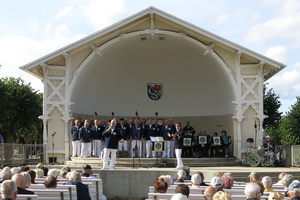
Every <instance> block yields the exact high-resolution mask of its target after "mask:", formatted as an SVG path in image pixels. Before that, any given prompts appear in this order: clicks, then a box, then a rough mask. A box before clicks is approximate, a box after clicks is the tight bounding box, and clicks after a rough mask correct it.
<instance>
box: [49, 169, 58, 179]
mask: <svg viewBox="0 0 300 200" xmlns="http://www.w3.org/2000/svg"><path fill="white" fill-rule="evenodd" d="M57 175H58V171H57V169H49V171H48V173H47V176H53V177H55V178H57Z"/></svg>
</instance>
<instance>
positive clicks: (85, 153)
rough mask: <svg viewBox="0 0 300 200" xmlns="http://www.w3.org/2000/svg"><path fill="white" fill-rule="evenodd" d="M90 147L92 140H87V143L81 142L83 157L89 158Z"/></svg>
mask: <svg viewBox="0 0 300 200" xmlns="http://www.w3.org/2000/svg"><path fill="white" fill-rule="evenodd" d="M90 149H91V143H90V142H86V143H84V142H82V143H81V157H83V158H87V157H88V155H89V154H88V153H89V151H90Z"/></svg>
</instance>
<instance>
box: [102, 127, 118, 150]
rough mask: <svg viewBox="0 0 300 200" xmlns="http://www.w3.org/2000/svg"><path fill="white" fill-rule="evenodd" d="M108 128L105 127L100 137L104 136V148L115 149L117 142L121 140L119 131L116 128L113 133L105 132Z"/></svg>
mask: <svg viewBox="0 0 300 200" xmlns="http://www.w3.org/2000/svg"><path fill="white" fill-rule="evenodd" d="M108 128H109V126H107V127H106V128H105V131H104V132H103V133H102V135H103V136H105V143H104V148H109V149H117V148H118V143H119V140H121V139H122V135H121V133H120V130H119V129H118V128H117V127H116V128H115V129H114V130H113V131H112V130H110V131H106V130H107V129H108Z"/></svg>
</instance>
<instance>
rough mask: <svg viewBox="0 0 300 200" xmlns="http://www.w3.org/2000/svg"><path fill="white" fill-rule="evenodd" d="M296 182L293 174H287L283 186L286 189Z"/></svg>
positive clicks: (283, 179)
mask: <svg viewBox="0 0 300 200" xmlns="http://www.w3.org/2000/svg"><path fill="white" fill-rule="evenodd" d="M293 180H294V176H293V175H292V174H286V175H285V176H284V177H283V178H282V180H281V181H282V184H283V185H284V186H286V187H288V186H289V185H290V184H291V183H292V182H293Z"/></svg>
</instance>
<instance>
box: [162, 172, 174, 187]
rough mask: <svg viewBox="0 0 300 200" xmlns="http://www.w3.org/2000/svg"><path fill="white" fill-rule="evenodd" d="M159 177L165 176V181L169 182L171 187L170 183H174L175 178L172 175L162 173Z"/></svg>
mask: <svg viewBox="0 0 300 200" xmlns="http://www.w3.org/2000/svg"><path fill="white" fill-rule="evenodd" d="M158 178H163V179H164V180H165V182H166V183H167V184H168V187H170V185H172V184H173V178H172V176H171V175H161V176H160V177H158Z"/></svg>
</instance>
